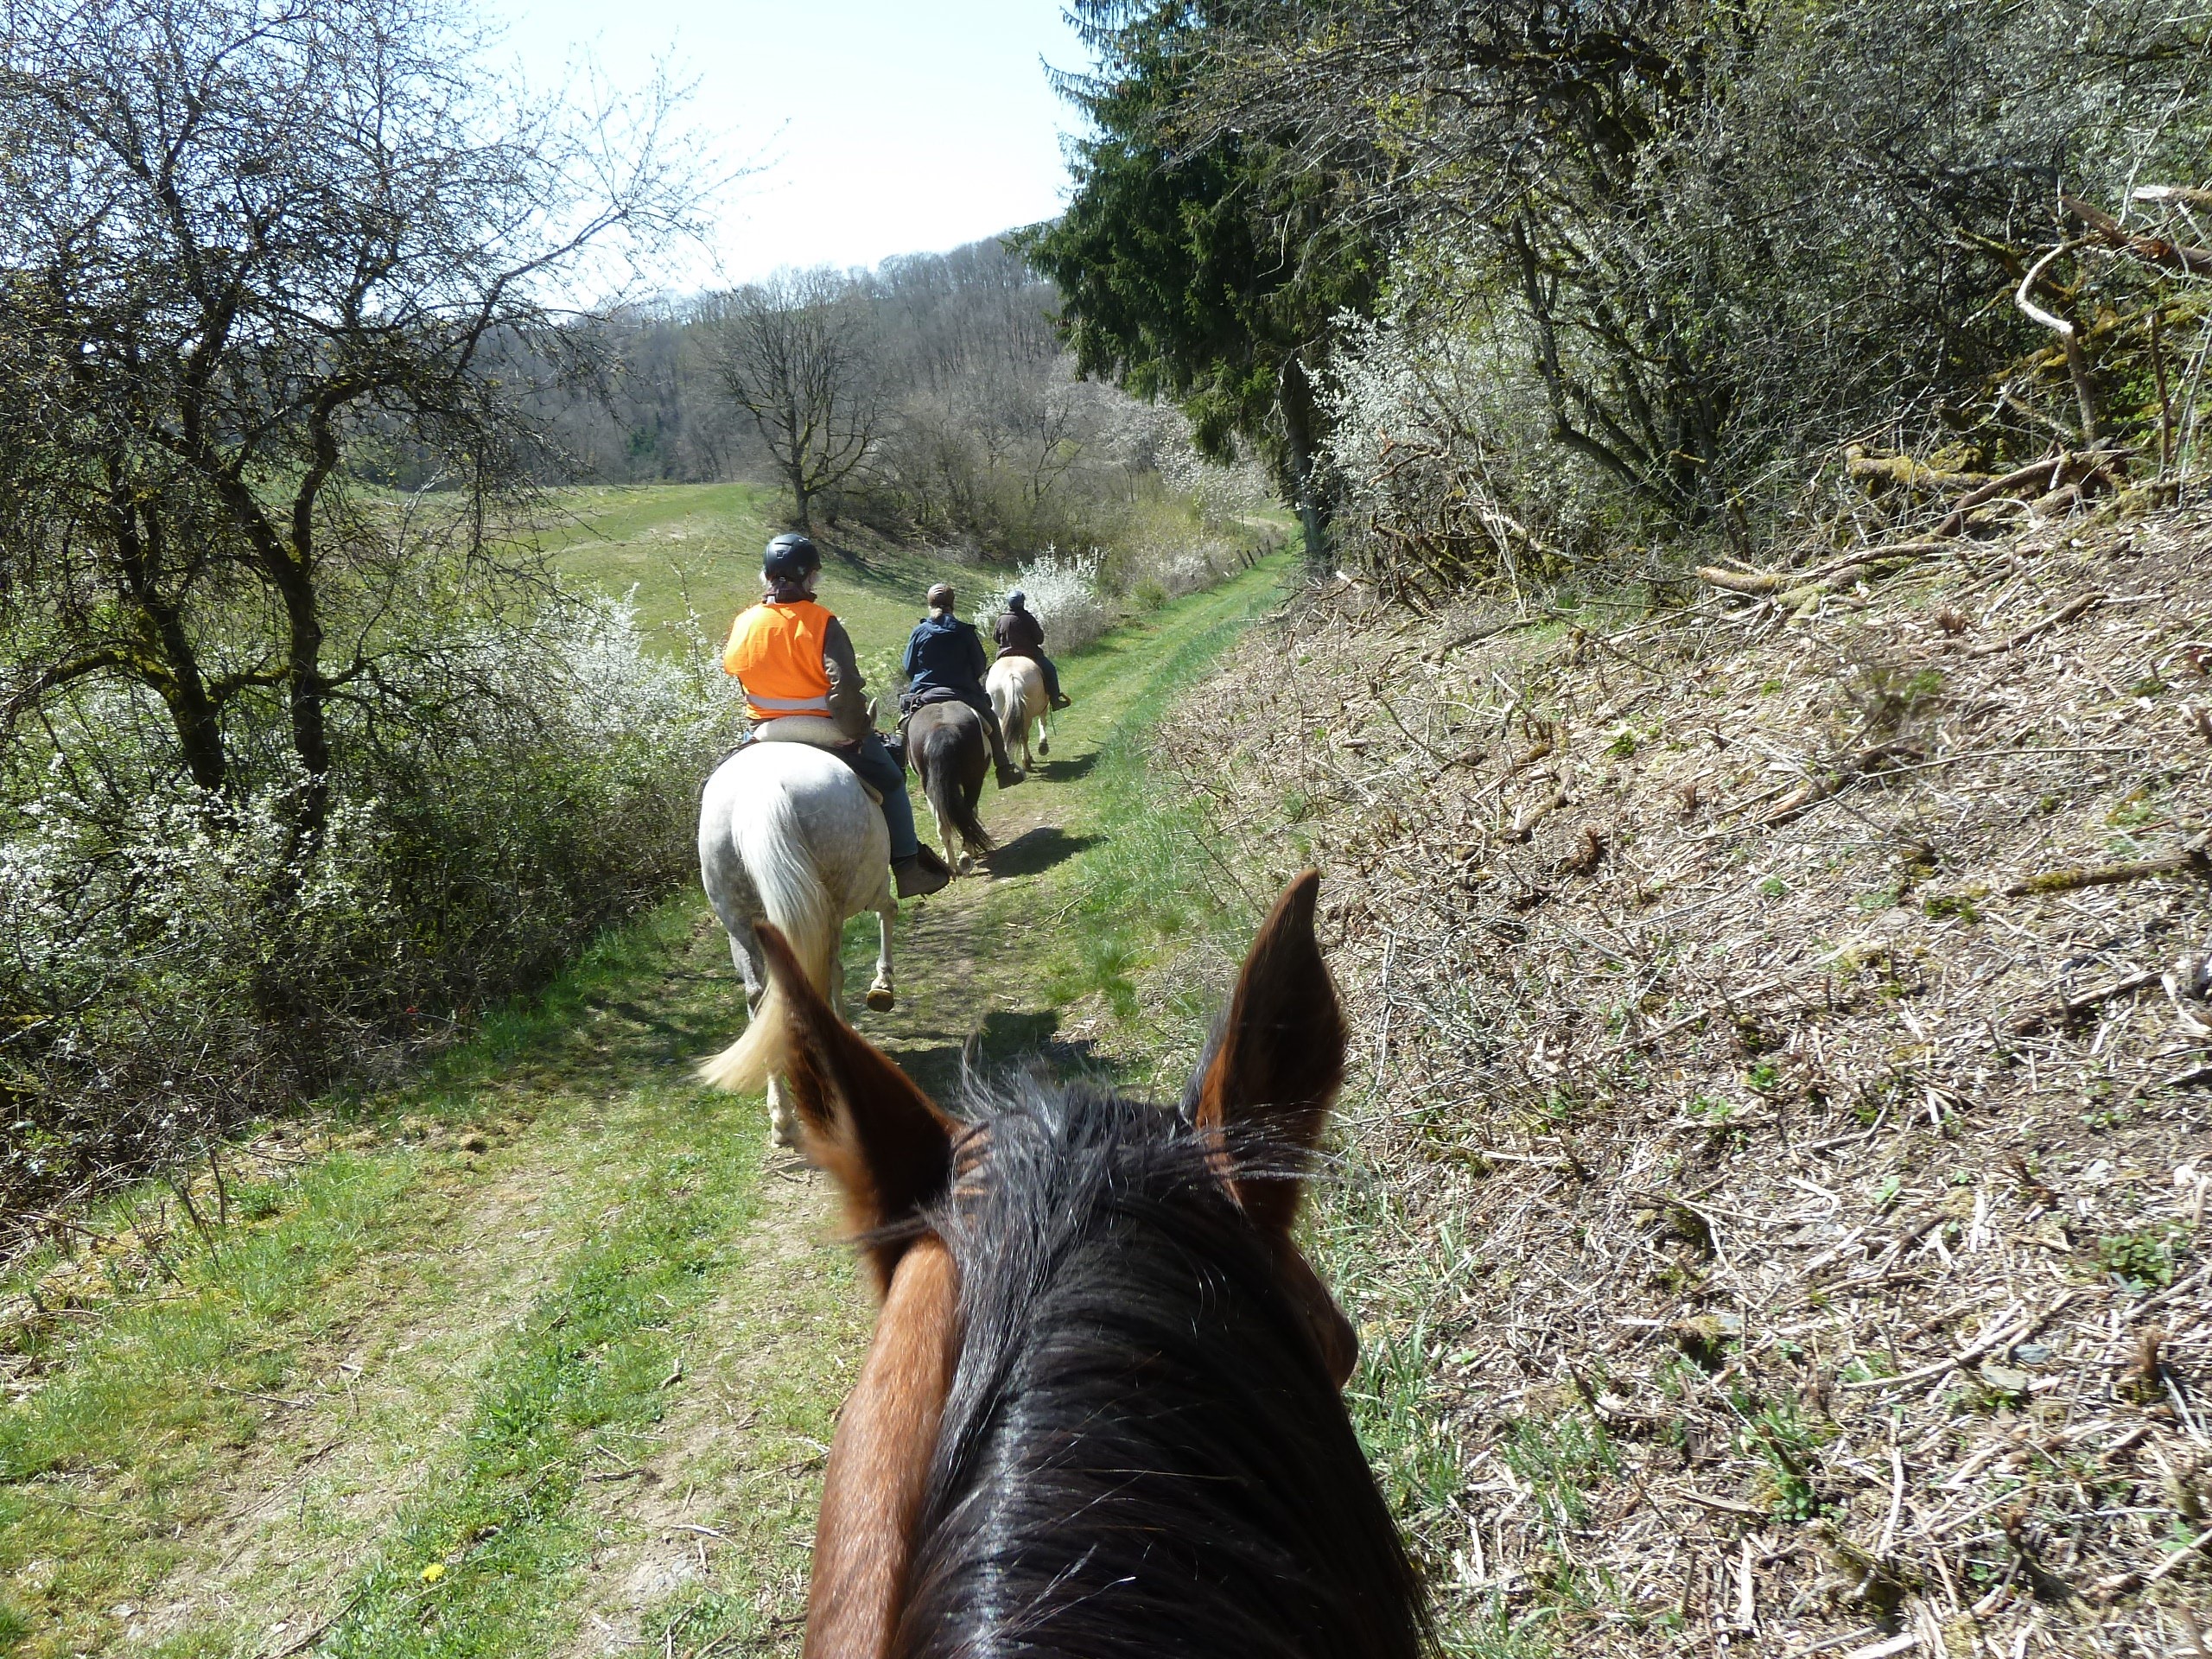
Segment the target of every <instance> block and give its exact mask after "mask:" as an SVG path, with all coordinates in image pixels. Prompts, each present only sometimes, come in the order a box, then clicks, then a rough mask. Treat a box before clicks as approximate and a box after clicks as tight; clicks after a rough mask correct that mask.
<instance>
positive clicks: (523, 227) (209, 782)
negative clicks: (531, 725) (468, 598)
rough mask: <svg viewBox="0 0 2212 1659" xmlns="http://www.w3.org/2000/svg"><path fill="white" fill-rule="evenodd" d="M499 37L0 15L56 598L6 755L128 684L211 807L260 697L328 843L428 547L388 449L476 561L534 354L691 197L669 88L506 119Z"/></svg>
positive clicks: (12, 482) (6, 672)
mask: <svg viewBox="0 0 2212 1659" xmlns="http://www.w3.org/2000/svg"><path fill="white" fill-rule="evenodd" d="M477 46H478V42H477V41H476V40H475V39H474V37H473V36H472V35H470V34H469V33H468V31H467V29H465V28H464V27H462V26H461V24H460V23H459V22H456V21H455V19H454V17H453V16H451V15H450V14H448V12H446V11H445V10H442V7H441V6H440V5H439V4H438V3H437V0H312V3H310V0H0V223H5V224H6V225H8V226H9V227H10V229H9V233H8V240H7V245H6V251H5V253H4V255H0V341H4V342H5V346H6V349H7V351H8V353H9V355H10V363H11V365H13V366H12V367H11V371H10V375H9V376H8V377H6V379H7V382H8V384H7V385H6V387H5V389H4V391H0V454H5V456H6V461H5V462H4V464H0V493H5V494H6V495H7V497H8V500H7V504H6V516H7V517H8V518H10V519H13V520H15V521H16V522H15V524H14V526H13V527H12V528H13V529H14V530H15V531H16V532H18V533H13V534H11V535H10V537H9V545H8V547H7V549H6V551H5V552H4V554H0V563H7V564H9V565H10V566H11V567H12V569H11V570H10V574H9V575H7V576H0V584H7V585H12V586H14V587H16V588H17V589H18V590H19V591H20V592H22V593H23V594H27V595H30V596H32V597H33V599H34V601H35V602H33V603H29V604H27V605H25V606H23V607H20V608H16V607H10V610H11V614H10V616H9V617H8V618H7V619H6V620H4V621H0V735H4V734H5V732H6V731H7V729H9V727H10V725H11V724H12V723H13V721H15V720H16V719H18V718H20V717H21V716H22V715H24V714H25V713H27V712H29V711H33V710H35V709H38V708H39V707H40V706H41V704H42V703H43V702H44V701H45V700H46V699H48V698H50V697H53V696H59V695H66V694H67V692H68V690H69V689H70V688H72V687H73V686H76V685H78V684H79V683H85V682H87V681H94V680H98V679H100V678H106V679H110V680H119V681H121V682H124V683H130V684H133V685H136V686H138V687H143V688H145V689H148V690H151V691H152V692H154V693H155V694H156V695H157V696H158V697H159V698H160V700H161V702H162V705H163V707H164V708H165V709H167V710H168V715H169V719H170V722H171V724H172V725H173V726H174V728H175V744H176V751H177V753H178V755H179V757H180V759H181V765H182V767H183V769H184V770H185V771H186V772H188V774H189V775H190V777H191V779H192V780H193V781H194V783H195V784H197V785H199V786H200V788H201V789H202V790H203V791H209V792H210V794H211V795H212V796H217V797H219V795H220V794H221V793H222V792H223V791H226V790H229V789H231V788H232V787H234V786H235V785H236V782H237V779H236V772H237V767H238V757H237V754H236V753H235V752H234V741H233V735H232V723H233V715H234V712H235V706H236V705H237V704H238V703H239V702H240V700H241V699H251V698H252V697H253V696H256V695H257V694H258V695H259V696H263V697H264V698H265V697H266V696H270V695H272V694H273V695H276V696H281V698H282V699H283V716H282V721H281V725H282V728H283V731H284V734H285V740H286V741H287V742H288V745H289V751H290V755H291V760H292V762H293V767H292V770H293V772H294V774H295V777H296V782H295V785H294V787H293V791H292V797H291V806H290V816H291V819H292V823H293V825H294V829H295V833H296V836H297V837H298V838H299V839H300V841H301V842H302V844H306V845H312V844H313V843H314V842H315V841H316V840H317V839H318V838H319V837H320V836H321V830H322V827H323V824H324V822H325V819H326V817H327V814H328V811H329V809H330V804H331V801H332V798H333V794H332V791H333V785H334V773H336V772H338V771H340V765H341V759H342V758H341V757H340V756H339V755H337V754H335V753H334V747H333V737H332V725H331V720H330V714H331V705H332V702H333V700H334V698H337V697H341V696H355V697H369V696H373V693H374V683H375V664H376V660H377V657H378V649H379V644H378V642H379V639H382V638H383V637H385V634H386V633H387V632H389V630H388V628H387V627H386V626H385V625H386V622H387V620H388V619H389V617H390V616H391V612H392V608H393V607H395V606H397V605H401V604H404V603H406V602H408V594H409V593H410V589H411V588H412V587H413V585H414V582H413V578H412V576H411V575H410V569H411V565H412V561H413V560H414V559H415V557H416V555H417V553H418V552H419V550H420V549H421V547H422V542H421V540H420V538H419V537H413V536H410V533H409V531H408V528H407V524H406V518H405V515H401V514H397V513H395V512H392V511H391V510H390V508H389V506H388V505H387V504H386V500H385V498H384V497H383V495H382V493H380V492H378V491H377V490H375V489H373V488H370V487H365V486H366V485H367V484H368V483H370V482H371V481H372V480H373V479H374V478H375V476H376V467H374V466H373V464H372V463H373V461H375V459H376V458H377V457H378V456H379V455H390V454H393V453H395V452H404V453H406V454H410V455H411V456H413V457H414V458H416V461H417V462H418V463H419V467H420V468H421V469H422V470H423V471H425V472H427V473H428V474H430V475H432V476H435V477H436V478H438V479H439V480H442V481H443V482H445V483H448V484H451V485H458V486H461V495H460V496H459V497H458V498H457V499H459V500H460V501H461V503H463V504H464V511H463V512H461V514H459V515H458V516H457V522H458V523H459V524H460V526H461V537H462V539H463V542H464V543H465V545H464V547H463V549H462V551H463V553H464V555H465V556H468V557H471V558H473V559H478V560H481V559H483V558H485V557H486V556H495V555H497V553H498V549H497V547H496V546H495V544H494V543H493V541H492V540H491V539H490V538H489V537H487V536H486V532H485V529H484V525H485V515H484V513H483V512H482V511H481V508H482V504H483V503H484V501H485V500H486V498H487V497H489V496H490V495H491V494H492V493H494V492H496V491H498V490H499V489H500V488H502V487H503V486H506V485H508V484H510V483H512V482H513V481H515V480H518V479H519V478H521V477H523V476H525V475H526V474H527V471H528V468H527V467H526V466H525V465H524V461H525V460H526V457H527V454H528V451H529V450H530V448H531V445H532V443H533V442H534V440H533V438H532V435H531V430H530V428H529V425H528V423H526V422H525V421H524V420H523V419H521V418H520V417H519V416H518V400H517V397H516V396H515V394H516V392H517V391H519V390H521V388H520V387H518V386H517V385H515V384H514V376H513V374H512V370H513V365H514V364H515V363H516V362H517V361H518V360H520V359H524V357H529V358H531V359H534V360H537V361H539V362H550V361H556V360H557V359H558V357H559V356H560V354H561V353H563V351H565V350H566V349H568V348H569V345H570V343H571V342H572V341H573V340H574V339H575V331H573V330H569V329H567V328H565V327H563V324H564V323H565V322H566V321H568V320H569V315H568V314H566V313H564V312H563V309H562V308H561V297H562V289H561V287H560V286H558V285H562V284H583V283H593V284H600V283H606V282H608V281H609V280H611V279H612V278H613V277H616V276H618V275H619V271H620V265H621V261H622V259H623V257H625V256H626V255H634V254H635V253H636V252H637V251H638V250H639V246H640V245H646V244H651V243H653V242H656V241H658V239H659V238H662V237H663V236H664V235H666V234H668V233H670V232H672V231H674V230H675V229H677V227H678V226H679V225H680V222H681V219H682V215H683V213H684V211H685V209H686V206H687V203H688V201H689V200H690V182H689V178H688V175H686V173H685V172H684V171H683V169H682V168H680V167H678V166H676V165H673V164H671V162H669V161H668V160H667V159H666V156H665V154H664V151H665V148H666V147H665V145H664V143H663V141H662V138H661V136H660V127H661V124H662V121H663V119H664V116H665V114H666V111H667V109H668V104H667V101H666V100H665V99H663V98H655V99H649V100H648V103H647V106H646V107H645V109H643V111H640V112H639V113H637V114H636V116H635V118H634V119H632V118H629V117H626V115H625V113H624V112H623V111H615V110H602V111H596V112H591V113H589V114H588V115H587V116H586V117H585V118H579V117H578V116H577V115H576V113H575V112H574V111H571V110H570V109H569V108H567V107H566V106H553V107H548V106H545V105H538V106H537V107H536V108H534V109H526V108H523V107H520V106H518V105H509V104H507V103H504V102H502V101H501V100H500V99H499V95H498V93H497V92H496V90H495V89H494V90H487V87H489V86H491V83H488V82H487V81H486V79H485V78H484V77H483V75H482V74H481V73H480V63H479V62H478V61H477V59H476V50H477ZM625 245H627V246H625ZM610 260H612V261H613V263H611V264H610V263H609V261H610ZM518 348H527V349H526V350H525V349H518ZM448 550H449V549H442V550H441V556H444V554H445V553H446V552H447V551H448Z"/></svg>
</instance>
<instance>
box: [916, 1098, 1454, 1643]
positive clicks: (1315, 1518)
mask: <svg viewBox="0 0 2212 1659" xmlns="http://www.w3.org/2000/svg"><path fill="white" fill-rule="evenodd" d="M971 1104H972V1107H973V1109H974V1110H975V1113H976V1119H977V1128H976V1132H975V1133H974V1134H973V1135H971V1137H970V1138H969V1141H968V1142H967V1144H966V1147H965V1148H964V1149H963V1162H972V1168H969V1169H968V1170H966V1171H964V1172H963V1179H962V1181H961V1183H960V1185H961V1189H962V1192H961V1196H960V1197H959V1198H958V1199H957V1201H956V1202H955V1203H953V1204H950V1205H947V1206H946V1207H945V1209H944V1211H943V1212H942V1213H940V1214H939V1215H938V1216H937V1217H934V1218H933V1219H934V1222H935V1224H936V1226H937V1228H938V1231H939V1232H940V1234H941V1235H942V1236H943V1237H944V1240H945V1242H946V1243H947V1244H948V1245H949V1247H950V1249H951V1251H952V1254H953V1256H954V1258H955V1260H956V1261H957V1263H958V1266H959V1269H960V1275H961V1285H962V1291H961V1304H962V1313H963V1319H964V1321H965V1337H964V1346H963V1351H962V1353H961V1357H960V1362H959V1368H958V1371H957V1375H956V1376H955V1378H954V1381H953V1385H952V1392H951V1396H950V1400H949V1401H948V1402H947V1404H946V1408H945V1415H944V1427H943V1429H942V1431H941V1433H940V1437H939V1440H938V1451H937V1458H936V1462H935V1465H934V1466H933V1468H932V1470H931V1477H930V1483H929V1487H928V1491H927V1495H926V1497H925V1500H924V1506H923V1512H922V1516H921V1523H920V1526H919V1528H918V1541H917V1545H916V1550H915V1554H914V1557H913V1560H912V1567H911V1569H910V1572H909V1576H908V1594H907V1595H906V1598H905V1602H904V1612H903V1615H902V1617H901V1619H900V1623H899V1631H898V1637H897V1639H896V1641H895V1642H894V1643H893V1649H892V1650H893V1653H894V1654H896V1655H898V1656H900V1659H950V1656H953V1655H961V1656H991V1659H999V1656H1014V1655H1036V1656H1046V1655H1055V1656H1062V1655H1064V1656H1076V1655H1080V1656H1083V1659H1117V1656H1128V1659H1136V1656H1140V1655H1141V1656H1145V1659H1173V1656H1192V1659H1197V1656H1201V1655H1203V1656H1206V1659H1220V1656H1228V1655H1235V1656H1240V1659H1242V1656H1254V1659H1264V1656H1283V1659H1290V1656H1296V1659H1319V1656H1331V1659H1337V1656H1347V1659H1348V1656H1361V1659H1386V1656H1387V1659H1406V1656H1412V1655H1415V1654H1418V1653H1419V1652H1421V1650H1422V1649H1423V1647H1424V1645H1425V1642H1426V1637H1427V1623H1426V1615H1425V1613H1424V1611H1423V1608H1422V1603H1421V1594H1420V1590H1419V1587H1418V1585H1417V1582H1416V1580H1415V1578H1414V1572H1413V1569H1412V1567H1411V1566H1410V1564H1409V1563H1408V1560H1407V1559H1406V1556H1405V1553H1404V1549H1403V1547H1402V1544H1401V1543H1400V1541H1399V1538H1398V1533H1397V1529H1396V1528H1395V1525H1394V1524H1393V1522H1392V1521H1391V1517H1390V1515H1389V1510H1388V1508H1387V1506H1386V1505H1385V1503H1383V1497H1382V1495H1381V1493H1380V1492H1379V1491H1377V1490H1376V1485H1375V1480H1374V1477H1373V1476H1372V1474H1371V1473H1370V1471H1369V1470H1368V1466H1367V1463H1366V1460H1365V1459H1364V1457H1363V1455H1362V1454H1361V1452H1360V1448H1359V1445H1358V1442H1357V1440H1356V1439H1355V1438H1354V1436H1353V1434H1352V1431H1351V1424H1350V1422H1349V1421H1348V1420H1347V1419H1346V1417H1345V1414H1344V1406H1343V1403H1342V1401H1341V1400H1340V1398H1339V1396H1338V1393H1337V1390H1336V1389H1335V1387H1334V1386H1333V1385H1332V1383H1331V1382H1330V1380H1329V1376H1328V1375H1327V1372H1326V1370H1325V1367H1324V1363H1323V1360H1322V1357H1321V1353H1320V1351H1319V1346H1318V1344H1317V1342H1316V1339H1315V1338H1314V1335H1313V1331H1312V1328H1311V1326H1310V1325H1308V1324H1307V1323H1306V1320H1305V1319H1304V1318H1303V1317H1302V1316H1301V1314H1300V1311H1299V1309H1298V1308H1297V1307H1296V1306H1294V1305H1293V1303H1292V1301H1291V1300H1290V1298H1289V1297H1288V1296H1287V1294H1285V1292H1284V1290H1283V1287H1282V1284H1281V1277H1280V1274H1279V1270H1278V1268H1276V1266H1275V1264H1274V1261H1273V1260H1272V1257H1271V1255H1270V1251H1269V1249H1268V1245H1267V1243H1265V1241H1264V1240H1263V1239H1262V1236H1260V1234H1259V1233H1258V1232H1257V1231H1256V1230H1255V1229H1254V1227H1253V1226H1252V1225H1251V1224H1250V1223H1249V1222H1248V1221H1247V1220H1246V1219H1245V1218H1244V1217H1243V1215H1242V1214H1241V1212H1239V1211H1237V1209H1236V1206H1235V1205H1234V1204H1233V1203H1232V1202H1231V1201H1230V1198H1229V1197H1228V1195H1227V1193H1226V1192H1225V1191H1224V1188H1223V1187H1222V1185H1220V1184H1219V1182H1218V1181H1217V1179H1215V1177H1214V1174H1213V1173H1212V1170H1211V1166H1210V1165H1209V1162H1208V1156H1209V1147H1208V1143H1207V1142H1205V1141H1204V1140H1202V1139H1201V1138H1200V1136H1199V1135H1198V1133H1197V1132H1196V1130H1195V1129H1194V1128H1192V1125H1191V1123H1190V1122H1189V1121H1188V1119H1186V1118H1185V1117H1184V1116H1181V1115H1179V1114H1178V1113H1176V1112H1173V1111H1170V1110H1167V1109H1163V1108H1160V1107H1158V1106H1154V1105H1150V1104H1147V1103H1142V1102H1138V1101H1131V1100H1127V1099H1123V1098H1121V1097H1119V1096H1114V1095H1111V1094H1109V1093H1106V1092H1103V1091H1102V1090H1096V1089H1092V1088H1087V1087H1084V1086H1082V1085H1077V1086H1076V1087H1073V1088H1071V1089H1068V1090H1045V1089H1042V1088H1036V1087H1030V1088H1024V1089H1021V1090H1017V1091H1015V1092H1014V1094H1013V1095H1011V1096H1007V1097H1001V1098H995V1099H988V1100H982V1101H978V1102H975V1103H971Z"/></svg>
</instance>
